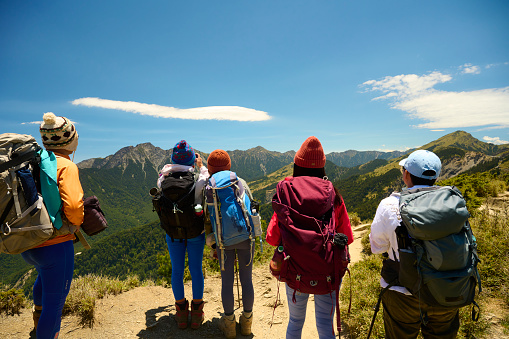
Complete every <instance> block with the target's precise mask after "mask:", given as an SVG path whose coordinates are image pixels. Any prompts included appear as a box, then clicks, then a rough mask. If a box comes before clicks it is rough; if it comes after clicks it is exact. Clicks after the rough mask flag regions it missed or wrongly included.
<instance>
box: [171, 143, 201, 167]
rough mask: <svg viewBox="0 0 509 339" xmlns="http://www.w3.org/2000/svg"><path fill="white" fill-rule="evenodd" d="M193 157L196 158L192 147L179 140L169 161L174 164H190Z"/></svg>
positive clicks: (192, 161)
mask: <svg viewBox="0 0 509 339" xmlns="http://www.w3.org/2000/svg"><path fill="white" fill-rule="evenodd" d="M194 159H196V155H195V154H194V149H193V148H192V147H191V146H189V144H188V143H187V142H186V141H185V140H180V141H179V142H177V143H176V144H175V146H174V147H173V153H172V155H171V161H172V162H173V163H174V164H179V165H186V166H192V165H194Z"/></svg>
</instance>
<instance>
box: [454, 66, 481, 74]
mask: <svg viewBox="0 0 509 339" xmlns="http://www.w3.org/2000/svg"><path fill="white" fill-rule="evenodd" d="M459 69H460V71H461V73H463V74H479V73H481V68H480V67H479V66H474V65H472V64H464V65H463V66H460V67H459Z"/></svg>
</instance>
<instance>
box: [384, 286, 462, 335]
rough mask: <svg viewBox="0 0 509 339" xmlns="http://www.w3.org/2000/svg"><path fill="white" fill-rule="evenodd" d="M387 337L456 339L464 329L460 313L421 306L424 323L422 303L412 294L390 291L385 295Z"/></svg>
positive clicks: (455, 310)
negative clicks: (424, 321) (459, 330)
mask: <svg viewBox="0 0 509 339" xmlns="http://www.w3.org/2000/svg"><path fill="white" fill-rule="evenodd" d="M382 304H383V308H384V327H385V338H387V339H407V338H417V335H418V334H419V331H422V336H423V337H424V338H425V339H428V338H433V339H434V338H456V335H457V333H458V329H459V327H460V320H459V310H458V309H457V308H445V307H437V306H429V305H427V304H425V303H423V302H421V303H420V309H421V311H422V314H423V317H424V319H426V320H427V323H426V325H424V324H422V322H421V316H420V312H419V300H418V299H417V298H416V297H414V296H412V295H405V294H402V293H399V292H395V291H391V290H388V291H386V292H385V293H384V294H383V296H382Z"/></svg>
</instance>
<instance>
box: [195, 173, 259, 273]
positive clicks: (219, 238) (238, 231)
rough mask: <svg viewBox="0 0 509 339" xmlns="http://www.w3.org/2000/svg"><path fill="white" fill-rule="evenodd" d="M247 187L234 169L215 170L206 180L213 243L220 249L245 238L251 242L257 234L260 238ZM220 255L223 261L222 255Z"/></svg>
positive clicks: (255, 214)
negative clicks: (213, 237)
mask: <svg viewBox="0 0 509 339" xmlns="http://www.w3.org/2000/svg"><path fill="white" fill-rule="evenodd" d="M247 190H248V188H245V187H244V185H243V184H242V182H241V181H240V180H239V178H238V177H237V175H236V174H235V172H231V171H221V172H217V173H215V174H213V175H212V176H211V177H210V178H209V180H208V183H207V186H206V187H205V199H206V202H207V209H208V213H209V216H210V221H211V223H212V228H213V230H214V236H215V240H216V244H217V245H218V246H219V248H220V249H221V250H223V249H224V248H225V247H226V246H231V245H235V244H238V243H240V242H242V241H245V240H248V239H250V240H251V242H254V241H255V239H256V237H260V238H261V233H262V231H261V222H260V216H259V215H258V212H257V208H255V206H254V204H252V202H251V198H250V197H249V194H246V191H247ZM248 192H249V191H248ZM221 253H222V254H223V253H224V251H221ZM221 257H222V258H221V260H222V262H223V263H224V258H223V255H222V256H221ZM222 266H224V265H222Z"/></svg>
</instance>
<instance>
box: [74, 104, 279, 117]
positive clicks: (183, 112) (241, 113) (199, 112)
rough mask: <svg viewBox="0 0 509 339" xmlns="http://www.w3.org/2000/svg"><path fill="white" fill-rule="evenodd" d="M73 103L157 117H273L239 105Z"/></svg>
mask: <svg viewBox="0 0 509 339" xmlns="http://www.w3.org/2000/svg"><path fill="white" fill-rule="evenodd" d="M72 104H73V105H82V106H87V107H100V108H107V109H115V110H120V111H125V112H132V113H138V114H141V115H149V116H153V117H157V118H173V119H189V120H234V121H263V120H270V119H271V116H270V115H269V114H268V113H266V112H263V111H257V110H255V109H251V108H245V107H238V106H209V107H196V108H187V109H181V108H175V107H168V106H159V105H154V104H144V103H140V102H134V101H116V100H107V99H101V98H81V99H76V100H73V101H72Z"/></svg>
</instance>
